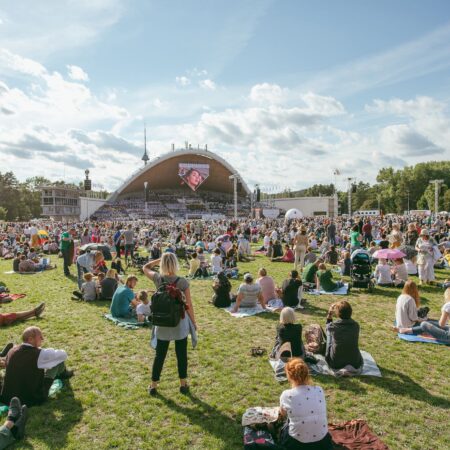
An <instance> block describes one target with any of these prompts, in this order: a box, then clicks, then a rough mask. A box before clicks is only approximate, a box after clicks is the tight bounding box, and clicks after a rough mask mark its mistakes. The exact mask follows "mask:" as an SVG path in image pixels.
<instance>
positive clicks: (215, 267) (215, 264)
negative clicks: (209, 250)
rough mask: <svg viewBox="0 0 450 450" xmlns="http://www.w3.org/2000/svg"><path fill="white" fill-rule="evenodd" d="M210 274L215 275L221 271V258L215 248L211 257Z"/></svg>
mask: <svg viewBox="0 0 450 450" xmlns="http://www.w3.org/2000/svg"><path fill="white" fill-rule="evenodd" d="M211 266H212V273H214V274H216V273H219V272H221V271H222V257H221V256H220V250H219V249H218V248H216V249H215V250H214V253H213V255H212V256H211Z"/></svg>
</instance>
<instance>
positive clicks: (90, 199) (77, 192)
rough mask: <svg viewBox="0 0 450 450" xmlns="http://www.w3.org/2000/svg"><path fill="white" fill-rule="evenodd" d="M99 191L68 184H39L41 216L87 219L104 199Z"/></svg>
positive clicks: (64, 219)
mask: <svg viewBox="0 0 450 450" xmlns="http://www.w3.org/2000/svg"><path fill="white" fill-rule="evenodd" d="M103 197H104V195H103V193H101V192H93V191H84V190H82V189H79V188H74V187H73V188H72V187H69V186H53V185H50V186H41V207H42V214H41V215H42V216H44V217H49V218H52V219H54V220H57V221H61V222H73V221H80V220H81V221H84V220H89V219H90V217H91V216H92V215H93V214H94V213H95V211H97V210H98V209H99V208H100V207H101V206H103V205H104V204H105V202H106V200H105V199H104V198H103Z"/></svg>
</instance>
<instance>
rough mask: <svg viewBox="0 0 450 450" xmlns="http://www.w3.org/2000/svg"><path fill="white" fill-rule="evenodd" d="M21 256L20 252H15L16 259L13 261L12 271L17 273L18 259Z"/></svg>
mask: <svg viewBox="0 0 450 450" xmlns="http://www.w3.org/2000/svg"><path fill="white" fill-rule="evenodd" d="M21 256H22V253H21V252H17V254H16V257H15V258H14V259H13V271H14V272H19V264H20V261H21V259H20V257H21Z"/></svg>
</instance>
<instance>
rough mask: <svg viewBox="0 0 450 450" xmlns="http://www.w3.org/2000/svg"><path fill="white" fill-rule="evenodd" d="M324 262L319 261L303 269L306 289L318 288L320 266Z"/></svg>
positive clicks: (303, 280)
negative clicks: (317, 276) (317, 275)
mask: <svg viewBox="0 0 450 450" xmlns="http://www.w3.org/2000/svg"><path fill="white" fill-rule="evenodd" d="M322 262H323V261H322V260H321V259H318V260H317V261H315V262H314V263H310V264H307V265H306V266H305V268H304V269H303V273H302V282H303V285H305V286H306V287H310V288H311V287H315V286H316V281H317V280H316V274H317V271H318V270H319V265H320V264H322Z"/></svg>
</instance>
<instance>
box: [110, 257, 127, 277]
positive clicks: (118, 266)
mask: <svg viewBox="0 0 450 450" xmlns="http://www.w3.org/2000/svg"><path fill="white" fill-rule="evenodd" d="M111 269H115V270H116V272H117V274H118V275H122V274H125V270H123V267H122V261H121V259H120V258H116V260H115V261H113V262H112V264H111Z"/></svg>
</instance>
